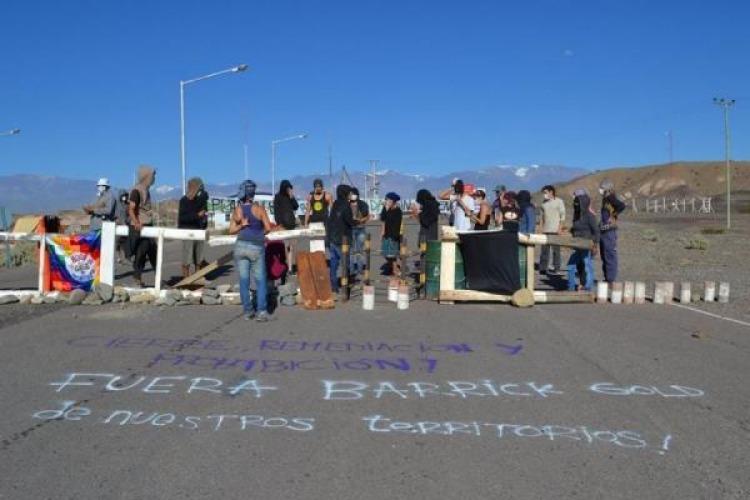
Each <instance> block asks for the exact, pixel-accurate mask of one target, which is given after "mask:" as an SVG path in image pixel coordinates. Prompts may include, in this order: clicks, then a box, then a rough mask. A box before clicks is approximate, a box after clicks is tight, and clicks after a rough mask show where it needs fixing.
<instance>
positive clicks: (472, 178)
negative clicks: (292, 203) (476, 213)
mask: <svg viewBox="0 0 750 500" xmlns="http://www.w3.org/2000/svg"><path fill="white" fill-rule="evenodd" d="M587 173H589V171H588V170H585V169H582V168H573V167H564V166H560V165H536V164H532V165H524V166H521V165H493V166H488V167H483V168H480V169H474V170H469V169H465V170H459V171H455V172H451V173H448V174H444V175H427V174H417V173H407V172H400V171H396V170H393V169H383V170H380V171H378V172H376V179H377V181H378V183H379V184H378V193H379V194H380V196H383V195H384V194H385V193H387V192H389V191H395V192H397V193H399V194H400V195H401V196H402V197H404V198H411V197H414V195H415V194H416V192H417V190H419V189H429V190H430V191H433V192H437V191H439V190H442V189H446V188H448V187H450V185H451V182H452V180H453V179H455V178H459V179H462V180H463V181H464V182H466V183H471V184H474V185H475V186H476V187H484V188H485V189H486V190H487V191H488V192H489V191H492V190H493V189H494V188H495V186H496V185H498V184H502V185H505V186H507V188H508V189H512V190H520V189H528V190H530V191H532V192H534V191H538V190H539V189H540V188H541V187H542V186H544V185H545V184H556V183H562V182H566V181H569V180H571V179H573V178H575V177H578V176H581V175H584V174H587ZM365 177H366V173H365V172H349V173H348V177H346V176H342V173H341V172H334V175H333V179H331V178H330V177H329V176H328V174H327V173H320V174H310V175H298V176H294V177H292V178H291V179H289V180H290V181H291V182H292V185H294V188H295V191H296V193H297V196H298V197H302V196H304V194H305V193H307V192H309V191H310V190H312V184H313V181H314V180H315V179H316V178H320V179H322V180H323V182H324V184H325V185H326V188H327V189H331V188H332V184H339V183H341V182H344V183H347V184H354V185H355V186H357V187H358V188H359V190H360V193H361V194H362V195H364V194H365V191H364V188H365V184H367V186H369V187H371V186H372V178H371V177H370V176H369V175H367V182H365ZM280 180H281V179H279V181H280ZM239 182H240V179H238V180H237V183H236V184H235V183H231V184H228V183H225V184H211V183H209V184H208V185H207V186H206V188H207V190H208V192H209V193H210V194H211V195H213V196H234V195H235V194H236V193H237V186H238V184H239ZM95 183H96V181H95V180H81V179H68V178H63V177H50V176H42V175H28V174H19V175H6V176H0V186H2V190H0V207H5V208H6V210H7V211H8V212H9V213H32V212H44V213H54V212H57V211H58V210H64V209H76V208H80V207H81V206H82V205H85V204H88V203H90V202H91V201H92V199H93V198H94V196H95V194H96V188H95ZM258 188H259V191H261V192H263V191H265V192H270V188H271V186H270V183H267V182H261V183H260V184H259V186H258ZM113 189H114V190H115V191H117V190H118V189H119V187H113ZM42 194H45V195H44V196H42ZM152 195H153V197H154V199H155V200H156V201H163V200H170V199H177V198H179V197H180V196H181V195H182V190H181V189H180V188H179V187H178V186H171V185H167V184H162V185H158V186H156V187H154V188H153V189H152ZM488 195H490V196H491V194H490V193H488Z"/></svg>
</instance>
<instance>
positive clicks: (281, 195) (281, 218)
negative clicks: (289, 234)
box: [273, 179, 299, 229]
mask: <svg viewBox="0 0 750 500" xmlns="http://www.w3.org/2000/svg"><path fill="white" fill-rule="evenodd" d="M298 208H299V203H298V202H297V199H296V198H295V197H294V188H293V187H292V183H291V182H289V181H288V180H287V179H284V180H283V181H281V185H280V186H279V192H278V193H276V195H275V196H274V197H273V215H274V218H275V219H276V224H278V225H280V226H282V227H283V228H284V229H294V228H295V227H297V215H296V212H297V209H298Z"/></svg>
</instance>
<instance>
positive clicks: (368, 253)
mask: <svg viewBox="0 0 750 500" xmlns="http://www.w3.org/2000/svg"><path fill="white" fill-rule="evenodd" d="M371 249H372V236H370V233H367V234H366V236H365V261H366V262H365V274H364V276H363V278H364V280H365V285H368V286H369V285H370V262H371V260H370V257H371V253H372V252H371Z"/></svg>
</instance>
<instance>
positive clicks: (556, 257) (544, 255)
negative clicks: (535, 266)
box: [539, 233, 560, 271]
mask: <svg viewBox="0 0 750 500" xmlns="http://www.w3.org/2000/svg"><path fill="white" fill-rule="evenodd" d="M544 234H557V233H544ZM550 249H551V250H552V269H554V270H555V271H558V270H560V245H542V252H541V254H539V270H540V271H546V270H547V269H548V267H547V266H549V254H550Z"/></svg>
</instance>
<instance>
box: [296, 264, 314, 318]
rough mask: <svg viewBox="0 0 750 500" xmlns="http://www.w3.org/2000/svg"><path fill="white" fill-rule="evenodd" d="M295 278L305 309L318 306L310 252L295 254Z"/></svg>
mask: <svg viewBox="0 0 750 500" xmlns="http://www.w3.org/2000/svg"><path fill="white" fill-rule="evenodd" d="M297 280H298V282H299V289H300V293H301V294H302V306H303V307H304V308H305V309H317V308H318V292H317V290H316V288H315V279H314V277H313V268H312V263H311V262H310V252H299V253H298V254H297Z"/></svg>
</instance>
